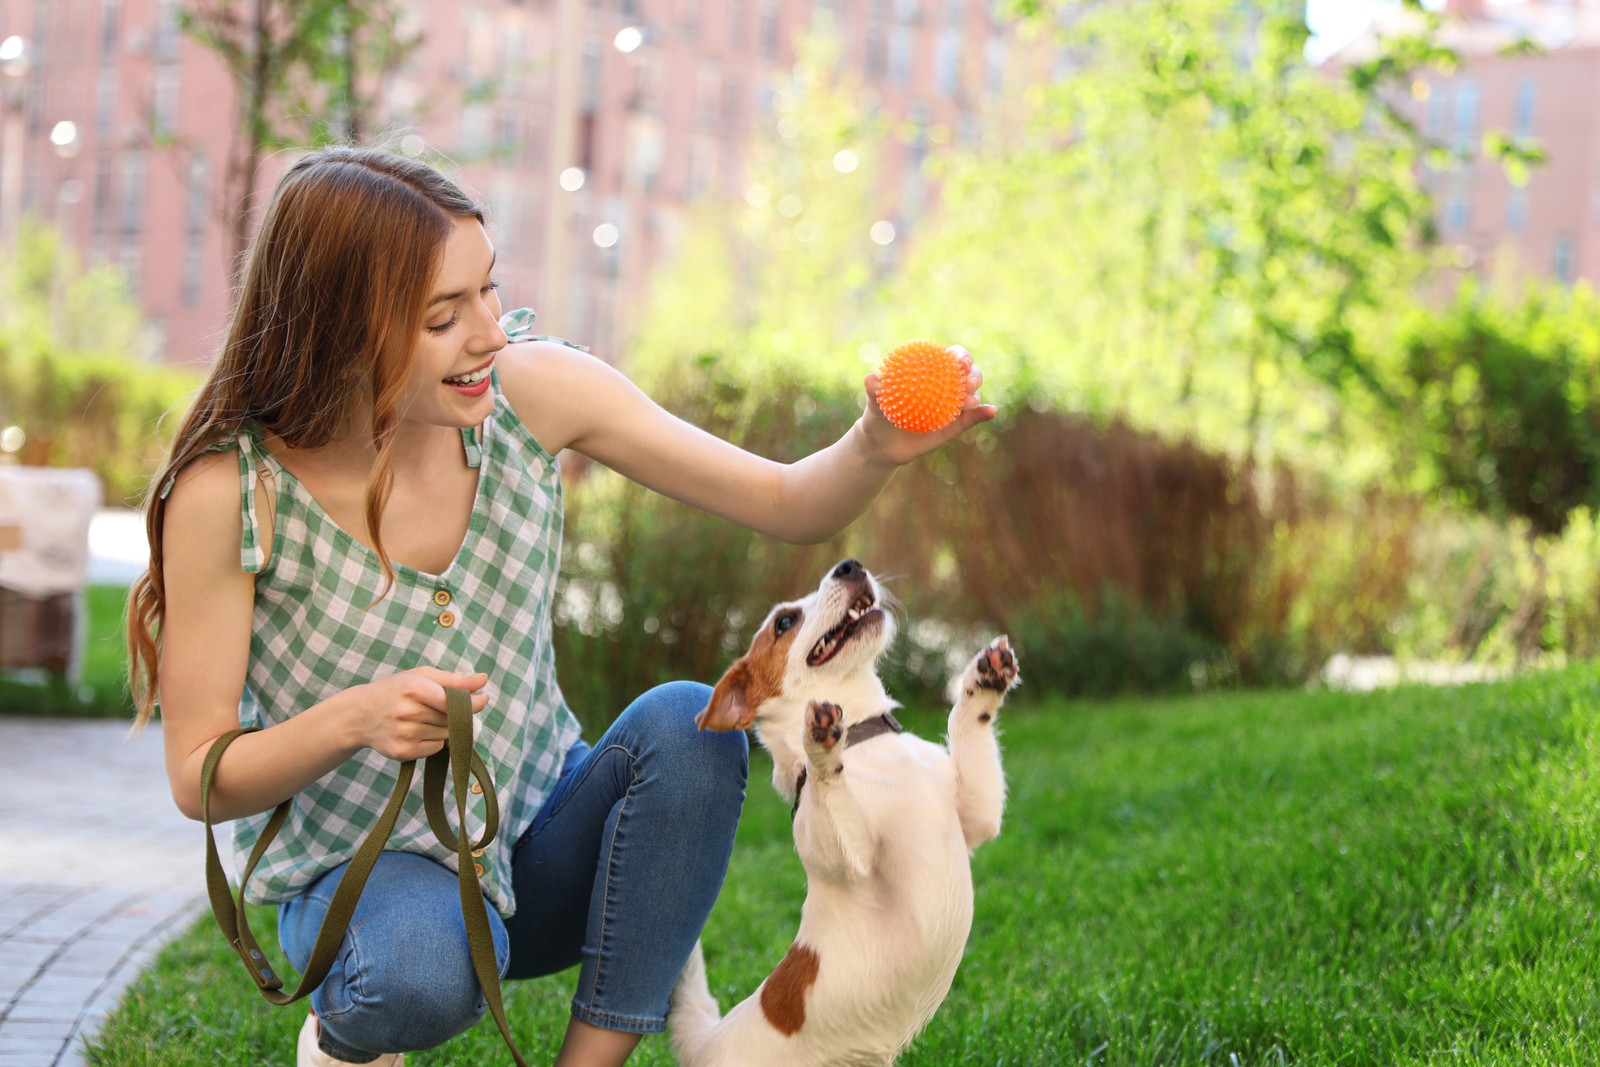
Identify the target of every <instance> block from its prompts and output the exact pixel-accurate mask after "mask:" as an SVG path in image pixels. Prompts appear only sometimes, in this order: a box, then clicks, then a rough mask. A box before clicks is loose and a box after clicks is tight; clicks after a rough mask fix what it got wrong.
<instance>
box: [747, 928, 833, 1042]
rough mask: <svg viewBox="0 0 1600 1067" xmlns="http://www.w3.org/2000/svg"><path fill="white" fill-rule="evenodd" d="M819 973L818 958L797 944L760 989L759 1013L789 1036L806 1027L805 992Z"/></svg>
mask: <svg viewBox="0 0 1600 1067" xmlns="http://www.w3.org/2000/svg"><path fill="white" fill-rule="evenodd" d="M821 970H822V959H821V957H819V956H818V955H817V954H816V952H814V951H813V950H811V949H809V948H807V947H806V946H804V945H802V944H800V943H799V942H798V941H796V942H795V943H794V944H793V945H790V946H789V952H788V954H787V955H785V956H784V957H783V961H782V962H781V963H779V964H778V966H777V969H776V970H774V971H773V972H772V974H771V975H770V976H769V977H768V978H767V980H766V982H765V983H764V984H763V985H762V986H761V1014H763V1015H765V1016H766V1017H767V1022H769V1023H771V1024H772V1028H773V1029H774V1030H776V1031H778V1033H780V1034H782V1035H784V1036H785V1037H792V1036H794V1035H795V1034H798V1033H799V1032H800V1028H801V1027H802V1026H804V1025H805V1024H806V992H807V991H808V990H810V988H811V987H812V986H813V985H815V984H816V981H817V974H818V972H819V971H821Z"/></svg>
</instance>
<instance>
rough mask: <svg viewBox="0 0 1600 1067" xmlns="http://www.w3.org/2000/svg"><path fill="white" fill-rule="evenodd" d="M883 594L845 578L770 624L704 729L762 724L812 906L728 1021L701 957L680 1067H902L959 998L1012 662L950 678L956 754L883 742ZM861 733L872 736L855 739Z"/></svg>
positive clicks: (785, 609) (1005, 651)
mask: <svg viewBox="0 0 1600 1067" xmlns="http://www.w3.org/2000/svg"><path fill="white" fill-rule="evenodd" d="M881 596H882V594H881V593H880V591H879V588H878V583H877V581H876V580H875V579H874V578H873V576H872V575H871V574H870V573H869V572H868V571H867V570H866V569H865V568H863V567H862V566H861V565H860V564H859V563H856V562H855V561H854V560H847V561H845V562H844V563H841V564H840V565H839V566H838V567H836V568H834V569H833V571H831V572H830V573H829V575H828V576H827V577H826V578H824V579H823V581H822V584H821V586H820V587H819V588H818V589H817V591H816V592H814V593H812V594H811V595H810V596H807V597H805V598H804V599H802V600H799V601H796V602H794V603H790V604H780V605H779V606H778V607H776V608H774V609H773V610H772V612H771V614H770V615H768V616H767V619H766V621H765V622H763V623H762V626H761V629H760V631H759V632H758V633H757V635H756V637H755V639H754V641H753V642H752V644H751V646H750V650H749V651H748V652H747V653H746V654H745V655H744V656H743V657H742V658H740V659H739V660H738V661H737V662H736V663H734V664H733V666H732V667H730V668H729V670H728V672H727V674H726V675H724V676H723V678H722V680H721V681H720V682H718V683H717V686H716V689H715V691H714V692H713V694H712V697H711V701H710V703H709V704H708V705H707V707H706V709H705V710H704V711H703V712H701V714H700V718H699V720H698V721H699V723H700V725H701V727H702V728H704V729H712V730H729V729H745V728H747V727H749V726H751V725H754V727H755V732H756V736H757V739H758V740H759V741H760V743H761V744H762V746H763V747H765V748H766V749H767V751H768V752H770V753H771V755H772V761H773V772H772V781H773V785H774V786H775V787H776V788H777V791H778V792H779V793H780V794H781V795H782V796H784V797H785V798H786V799H789V800H795V798H796V796H797V795H798V801H797V803H796V807H795V814H794V842H795V848H796V850H797V851H798V852H799V854H800V861H801V864H802V865H803V866H804V868H805V871H806V880H807V896H806V901H805V905H804V908H803V909H802V911H801V919H800V930H799V933H798V934H797V935H796V937H795V941H794V945H793V947H791V948H790V950H789V952H788V954H787V955H786V956H785V957H784V959H783V962H782V963H780V964H779V965H778V967H777V968H776V969H775V970H774V971H773V972H772V974H771V975H769V976H768V977H767V979H766V980H765V981H764V982H763V983H762V984H761V987H760V988H759V989H757V990H756V992H755V993H754V994H752V995H751V996H750V997H749V999H747V1000H745V1001H743V1002H742V1003H740V1004H738V1005H736V1006H735V1007H734V1008H733V1009H732V1010H731V1011H729V1012H728V1014H727V1015H726V1016H725V1017H724V1016H720V1015H719V1012H718V1008H717V1002H716V1000H715V999H714V998H713V997H712V996H711V993H710V990H709V988H708V985H707V978H706V970H705V961H704V958H703V957H702V955H701V950H700V946H699V945H698V944H697V945H696V946H695V950H694V953H693V955H692V956H691V957H690V960H689V963H688V965H687V966H686V967H685V968H684V972H683V975H682V977H680V978H679V980H678V984H677V988H676V989H675V990H674V991H673V995H672V1005H671V1014H670V1017H669V1023H670V1026H671V1030H672V1035H671V1039H672V1048H673V1052H674V1053H675V1055H676V1056H677V1057H678V1060H679V1062H680V1063H682V1064H684V1065H685V1067H811V1065H815V1067H824V1065H826V1067H841V1065H856V1064H861V1065H865V1064H873V1065H885V1064H891V1063H893V1062H894V1060H895V1057H896V1056H897V1055H899V1053H900V1052H901V1050H902V1049H904V1048H905V1046H906V1045H907V1044H908V1043H909V1042H910V1041H911V1039H912V1038H913V1037H915V1036H916V1034H917V1033H918V1032H919V1031H920V1030H921V1029H922V1027H923V1026H924V1025H925V1024H926V1023H927V1022H928V1020H929V1019H930V1018H931V1017H932V1016H933V1013H934V1012H935V1011H936V1010H937V1009H938V1007H939V1005H940V1003H941V1002H942V1001H943V1000H944V998H945V995H946V994H947V993H948V992H949V989H950V983H951V981H952V980H953V979H954V977H955V973H956V967H957V965H958V964H959V963H960V961H961V955H962V952H963V951H964V950H965V947H966V943H967V935H968V933H969V932H970V930H971V927H972V909H973V890H972V870H971V865H970V862H969V854H970V851H971V850H972V849H974V848H976V847H977V846H978V845H980V844H982V843H983V842H985V841H987V840H989V839H990V838H992V837H994V836H995V835H996V834H997V833H999V832H1000V817H1001V811H1002V809H1003V808H1004V805H1005V779H1004V775H1003V772H1002V770H1001V766H1000V749H999V746H998V744H997V743H996V740H995V730H994V725H995V722H994V720H995V715H996V713H997V712H998V711H999V709H1000V705H1001V703H1002V702H1003V701H1004V699H1005V695H1006V693H1007V692H1008V691H1009V690H1010V689H1011V688H1012V686H1014V685H1015V684H1016V680H1017V664H1016V658H1015V656H1014V654H1013V653H1012V651H1011V648H1010V646H1009V643H1008V642H1007V640H1006V638H1004V637H1000V638H997V639H996V640H995V641H994V642H992V643H991V644H990V645H989V646H988V647H986V648H985V649H983V650H982V651H981V652H979V653H978V654H977V655H976V656H975V657H973V659H972V660H971V661H970V662H969V663H968V665H967V667H966V669H965V670H964V671H963V672H962V673H961V674H959V675H957V676H956V677H955V678H954V679H952V681H951V699H952V701H953V704H954V707H953V708H952V710H951V712H950V719H949V739H948V740H949V747H948V749H946V748H945V747H944V746H941V745H937V744H934V743H932V742H929V741H925V740H923V739H921V738H918V737H915V736H913V735H912V734H909V733H903V732H890V731H886V730H885V729H884V726H885V725H886V723H880V722H876V720H878V718H879V717H880V716H884V715H886V714H887V713H891V712H892V711H893V709H894V708H896V707H898V706H899V705H898V704H897V703H896V702H895V701H894V700H892V699H890V697H889V695H888V694H887V693H886V692H885V691H884V688H883V685H882V683H881V682H880V681H879V680H878V675H877V670H876V664H877V661H878V658H879V656H881V655H882V653H883V651H884V649H886V648H887V647H888V645H889V643H890V641H891V640H892V639H893V637H894V632H895V623H894V618H893V616H892V615H890V614H889V613H888V612H887V611H885V610H884V609H883V607H882V605H881ZM892 722H893V716H892V714H890V715H888V719H887V723H892ZM863 723H872V724H873V725H872V726H869V727H868V728H867V729H868V730H874V731H876V732H873V733H871V734H870V735H869V736H866V737H864V738H863V737H862V734H861V733H860V731H859V730H858V732H857V735H856V736H857V738H860V739H852V737H851V736H850V734H849V733H848V732H847V731H848V730H849V729H850V728H851V727H852V726H859V724H863ZM894 726H895V728H897V727H898V724H894ZM802 775H803V776H804V777H803V780H802Z"/></svg>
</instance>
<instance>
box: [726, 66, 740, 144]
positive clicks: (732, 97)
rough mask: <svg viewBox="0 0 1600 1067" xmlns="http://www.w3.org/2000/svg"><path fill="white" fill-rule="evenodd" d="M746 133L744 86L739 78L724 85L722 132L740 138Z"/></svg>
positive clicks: (732, 79) (730, 79) (727, 81)
mask: <svg viewBox="0 0 1600 1067" xmlns="http://www.w3.org/2000/svg"><path fill="white" fill-rule="evenodd" d="M743 131H744V86H743V85H740V84H739V80H738V79H737V78H729V79H727V80H726V81H724V82H723V83H722V132H723V133H725V134H727V135H728V136H729V137H738V136H739V135H740V133H742V132H743Z"/></svg>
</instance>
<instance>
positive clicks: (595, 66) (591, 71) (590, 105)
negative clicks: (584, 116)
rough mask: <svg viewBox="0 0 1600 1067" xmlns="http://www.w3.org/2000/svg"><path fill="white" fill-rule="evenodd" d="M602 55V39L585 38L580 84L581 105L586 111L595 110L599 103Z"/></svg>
mask: <svg viewBox="0 0 1600 1067" xmlns="http://www.w3.org/2000/svg"><path fill="white" fill-rule="evenodd" d="M601 57H602V53H601V49H600V41H599V40H598V39H597V38H594V37H586V38H584V42H583V68H582V74H580V75H579V77H580V78H581V81H580V83H579V86H578V96H579V100H580V101H581V104H580V106H581V107H582V108H583V110H584V111H594V110H595V109H596V108H597V107H598V105H599V100H600V64H601V62H602V58H601Z"/></svg>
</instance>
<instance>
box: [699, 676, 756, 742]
mask: <svg viewBox="0 0 1600 1067" xmlns="http://www.w3.org/2000/svg"><path fill="white" fill-rule="evenodd" d="M755 717H756V716H755V709H754V708H752V707H751V706H750V668H749V667H748V666H747V665H746V664H745V661H744V660H740V661H739V662H737V663H735V664H734V665H733V666H732V667H729V668H728V673H727V674H724V675H723V676H722V680H721V681H720V682H718V683H717V685H716V688H715V689H713V690H711V702H710V703H709V704H707V705H706V706H705V710H703V711H701V712H700V714H698V715H696V716H695V717H694V722H695V725H696V726H698V727H700V729H702V730H743V729H745V728H746V727H748V726H749V725H750V724H751V723H752V722H754V721H755Z"/></svg>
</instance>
